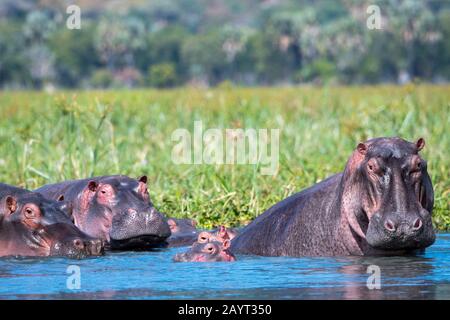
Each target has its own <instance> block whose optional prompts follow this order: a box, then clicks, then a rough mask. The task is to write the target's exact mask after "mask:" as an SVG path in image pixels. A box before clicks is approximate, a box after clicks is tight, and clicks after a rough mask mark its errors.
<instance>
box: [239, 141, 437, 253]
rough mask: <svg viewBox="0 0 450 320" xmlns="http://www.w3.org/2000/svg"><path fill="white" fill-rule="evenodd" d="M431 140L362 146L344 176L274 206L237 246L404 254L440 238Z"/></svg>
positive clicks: (244, 249) (244, 233) (248, 249)
mask: <svg viewBox="0 0 450 320" xmlns="http://www.w3.org/2000/svg"><path fill="white" fill-rule="evenodd" d="M424 146H425V141H424V139H422V138H420V139H419V140H418V141H417V142H416V143H411V142H408V141H405V140H403V139H400V138H375V139H371V140H368V141H366V142H364V143H360V144H358V146H357V147H356V149H355V150H354V152H353V154H352V155H351V156H350V158H349V160H348V162H347V165H346V167H345V170H344V172H342V173H339V174H336V175H334V176H332V177H329V178H328V179H326V180H324V181H322V182H320V183H318V184H316V185H314V186H312V187H310V188H308V189H306V190H303V191H301V192H299V193H297V194H294V195H292V196H291V197H289V198H287V199H285V200H283V201H281V202H279V203H278V204H276V205H274V206H273V207H271V208H270V209H268V210H267V211H266V212H264V213H263V214H262V215H260V216H259V217H258V218H256V219H255V220H254V221H253V222H252V223H250V224H249V225H248V226H247V227H245V228H244V230H243V231H242V233H241V234H240V235H238V236H237V237H236V238H235V239H234V240H233V241H232V246H231V249H232V251H233V252H234V253H241V254H255V255H263V256H336V255H377V254H402V253H406V252H411V251H415V250H417V249H424V248H426V247H428V246H430V245H431V244H433V242H434V240H435V233H434V230H433V226H432V221H431V212H432V209H433V202H434V195H433V187H432V184H431V180H430V177H429V175H428V172H427V163H426V161H425V160H424V159H423V158H422V157H421V156H420V155H419V151H420V150H422V148H423V147H424Z"/></svg>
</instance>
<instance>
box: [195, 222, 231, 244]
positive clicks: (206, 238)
mask: <svg viewBox="0 0 450 320" xmlns="http://www.w3.org/2000/svg"><path fill="white" fill-rule="evenodd" d="M235 236H236V233H235V232H234V231H232V230H231V229H227V228H226V227H224V226H220V227H219V228H217V229H216V230H213V231H202V232H200V233H199V235H198V238H197V242H199V243H206V242H222V243H223V242H224V241H226V240H230V241H231V240H233V238H234V237H235Z"/></svg>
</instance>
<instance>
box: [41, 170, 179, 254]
mask: <svg viewBox="0 0 450 320" xmlns="http://www.w3.org/2000/svg"><path fill="white" fill-rule="evenodd" d="M35 191H36V192H39V193H41V194H42V195H44V196H45V197H48V198H51V199H55V200H63V201H65V202H69V203H71V206H72V217H73V221H74V223H75V225H76V226H77V227H79V228H80V229H81V230H82V231H84V232H85V233H87V234H88V235H90V236H92V237H98V238H100V239H103V240H106V241H107V243H108V244H109V246H110V248H111V249H119V250H122V249H149V248H152V247H158V246H161V245H164V244H165V240H166V239H167V238H168V237H169V236H170V229H169V225H168V224H167V221H166V218H165V217H164V216H163V215H162V214H161V213H160V212H158V211H157V210H156V209H155V207H154V206H153V204H152V202H151V201H150V196H149V193H148V189H147V177H146V176H142V177H141V178H139V179H132V178H129V177H127V176H123V175H116V176H103V177H95V178H91V179H83V180H73V181H66V182H61V183H56V184H50V185H45V186H43V187H41V188H39V189H37V190H35Z"/></svg>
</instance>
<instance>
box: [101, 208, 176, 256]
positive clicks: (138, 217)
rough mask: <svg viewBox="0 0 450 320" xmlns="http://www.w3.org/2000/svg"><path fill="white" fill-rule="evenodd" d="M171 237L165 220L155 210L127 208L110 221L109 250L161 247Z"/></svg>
mask: <svg viewBox="0 0 450 320" xmlns="http://www.w3.org/2000/svg"><path fill="white" fill-rule="evenodd" d="M170 235H171V232H170V228H169V225H168V223H167V220H166V218H165V217H164V216H163V215H162V214H161V213H160V212H158V211H157V210H156V209H155V208H153V207H151V208H145V209H143V210H142V209H141V210H137V209H133V208H129V209H127V210H125V212H124V213H123V214H117V215H115V216H114V218H113V220H112V225H111V230H110V232H109V236H110V246H111V249H115V250H121V249H149V248H155V247H161V246H164V245H165V244H166V242H165V241H166V239H167V238H168V237H169V236H170Z"/></svg>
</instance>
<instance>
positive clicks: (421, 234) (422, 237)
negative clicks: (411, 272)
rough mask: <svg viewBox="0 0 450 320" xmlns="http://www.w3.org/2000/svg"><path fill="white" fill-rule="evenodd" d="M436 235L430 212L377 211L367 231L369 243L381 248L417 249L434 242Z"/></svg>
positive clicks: (423, 210)
mask: <svg viewBox="0 0 450 320" xmlns="http://www.w3.org/2000/svg"><path fill="white" fill-rule="evenodd" d="M435 239H436V235H435V232H434V229H433V224H432V220H431V215H430V213H429V212H428V211H427V210H425V209H422V210H420V211H419V212H418V213H415V212H412V213H411V212H410V213H385V214H381V213H379V212H378V213H375V214H374V216H373V217H372V219H370V222H369V226H368V229H367V233H366V240H367V242H368V244H369V245H370V246H371V247H373V248H375V249H380V250H406V251H409V250H417V249H422V248H426V247H428V246H430V245H432V244H433V243H434V241H435Z"/></svg>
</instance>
